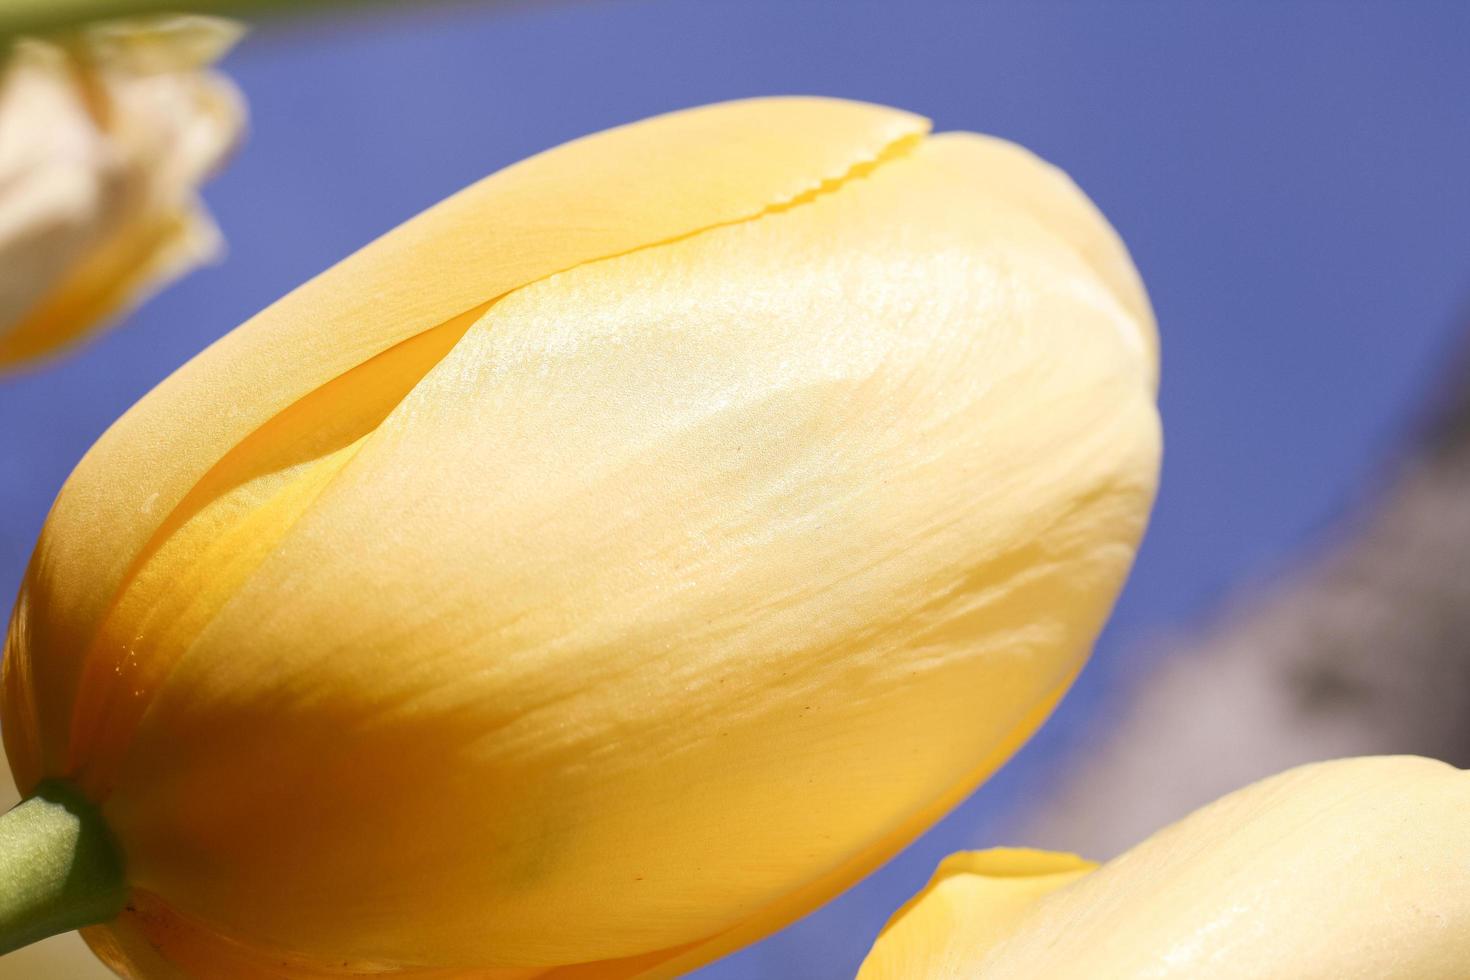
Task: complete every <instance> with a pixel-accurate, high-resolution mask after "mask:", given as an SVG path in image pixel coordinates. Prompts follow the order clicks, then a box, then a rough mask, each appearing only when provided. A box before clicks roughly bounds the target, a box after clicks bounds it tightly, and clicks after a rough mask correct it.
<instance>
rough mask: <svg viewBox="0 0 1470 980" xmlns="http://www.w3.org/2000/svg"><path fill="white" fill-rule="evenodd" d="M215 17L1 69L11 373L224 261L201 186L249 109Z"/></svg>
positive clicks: (101, 39) (160, 25)
mask: <svg viewBox="0 0 1470 980" xmlns="http://www.w3.org/2000/svg"><path fill="white" fill-rule="evenodd" d="M240 33H241V28H240V27H239V26H238V25H236V24H234V23H233V22H231V21H226V20H220V19H218V18H212V17H198V16H168V17H161V18H154V19H150V20H145V21H129V22H115V23H103V24H93V25H89V26H86V27H83V28H80V29H78V30H77V31H75V32H73V33H70V34H67V35H65V36H58V37H56V38H48V39H45V40H40V39H33V38H23V39H20V40H17V41H16V42H14V44H13V45H12V48H11V50H10V52H9V53H8V57H7V58H6V60H5V62H4V65H3V68H0V370H5V369H8V368H12V367H14V366H15V365H17V364H19V363H22V362H25V361H30V360H32V359H35V358H37V357H40V356H43V355H45V354H48V353H50V352H53V351H55V350H57V349H59V348H61V347H64V346H66V345H68V344H70V343H73V342H74V341H76V340H77V339H78V338H80V337H82V336H84V335H85V334H87V333H88V332H90V331H92V330H93V329H94V328H96V327H97V326H98V325H99V324H100V323H101V322H102V321H104V320H106V319H107V318H108V317H110V316H114V315H116V314H118V313H120V312H122V311H123V310H125V309H127V308H128V307H130V306H132V305H134V304H136V303H138V302H140V301H141V300H143V299H144V298H146V297H147V296H148V295H149V294H150V293H151V292H153V291H154V290H157V289H159V288H161V287H162V286H163V285H165V284H167V283H168V282H170V281H171V280H173V279H175V278H177V277H178V276H180V275H182V274H183V273H185V272H187V271H188V270H189V269H191V268H193V267H195V266H197V265H198V264H199V263H201V262H203V261H205V260H207V259H209V258H211V257H213V256H214V255H216V254H218V252H219V250H220V244H221V240H220V236H219V233H218V231H217V230H216V229H215V227H214V224H213V223H212V222H211V221H210V219H209V216H208V215H207V213H206V212H205V211H204V209H203V207H202V206H201V204H200V202H199V199H198V196H197V188H198V186H199V183H200V182H201V181H202V180H203V179H204V178H205V177H206V176H208V175H209V173H210V172H211V171H213V170H214V168H215V167H217V166H218V165H219V163H220V162H221V161H222V160H223V159H224V157H225V156H226V155H227V154H228V153H229V151H230V150H231V149H232V148H233V147H234V145H235V144H236V142H237V140H238V139H239V136H240V134H241V132H242V130H243V127H244V121H245V107H244V103H243V100H242V99H241V97H240V95H239V93H238V92H237V90H236V89H235V87H234V86H233V85H232V84H231V83H230V82H229V80H227V79H226V78H224V77H223V76H222V75H220V74H219V73H217V72H215V71H212V70H210V67H209V66H210V65H212V64H213V63H214V62H215V61H217V60H218V59H219V58H220V57H221V56H222V55H223V54H224V53H225V52H226V51H227V50H228V49H229V48H230V46H231V45H232V44H233V43H234V42H235V40H236V39H237V38H238V37H239V35H240Z"/></svg>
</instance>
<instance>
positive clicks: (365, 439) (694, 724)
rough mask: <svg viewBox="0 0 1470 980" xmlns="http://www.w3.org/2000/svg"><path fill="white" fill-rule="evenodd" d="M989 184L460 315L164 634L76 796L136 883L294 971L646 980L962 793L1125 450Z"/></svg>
mask: <svg viewBox="0 0 1470 980" xmlns="http://www.w3.org/2000/svg"><path fill="white" fill-rule="evenodd" d="M981 163H982V160H981V158H980V156H979V155H977V150H976V148H975V147H974V146H973V145H972V144H970V143H967V142H965V141H957V140H944V139H936V140H934V141H932V142H930V143H923V144H920V145H918V146H916V147H914V148H913V149H911V150H910V151H909V152H907V153H905V154H903V155H901V156H896V157H891V158H888V159H885V160H884V161H883V162H882V163H881V164H880V165H878V166H875V167H872V168H869V169H866V170H864V171H863V172H861V173H859V174H854V175H852V176H850V177H849V179H847V180H845V181H841V182H837V183H834V184H830V185H829V186H827V187H825V188H824V189H823V190H822V192H821V193H818V194H814V195H809V196H807V197H806V198H803V199H801V200H799V201H797V202H794V203H792V204H791V205H790V206H782V207H772V208H768V209H767V210H766V212H765V213H764V214H763V215H762V216H760V217H758V218H756V219H753V220H749V221H744V222H740V223H734V224H729V225H725V226H721V227H716V228H711V229H707V230H705V231H703V232H701V233H700V234H698V235H690V236H685V237H684V238H681V239H680V240H678V241H674V242H669V243H666V244H663V245H659V246H657V247H650V248H645V249H641V250H638V251H634V252H631V253H628V254H625V255H621V256H618V257H614V258H609V259H607V260H604V261H600V262H593V263H586V264H583V265H581V266H578V267H577V268H575V269H573V270H570V271H568V272H565V273H563V274H560V275H556V276H552V277H549V278H546V279H543V280H541V281H538V282H536V283H534V284H532V285H529V286H527V287H525V288H522V289H518V290H516V291H514V292H512V293H510V294H508V295H506V296H504V297H503V298H502V299H500V300H499V301H498V302H496V303H494V304H492V305H491V306H489V307H488V309H487V310H486V311H485V313H484V315H483V316H482V317H481V318H480V319H479V320H477V321H476V322H475V323H474V324H473V325H472V326H469V327H468V329H467V330H466V331H464V332H463V334H462V336H456V337H455V338H453V340H452V344H451V346H450V348H449V349H448V350H447V352H445V353H444V356H443V357H442V359H441V360H438V361H437V363H435V364H434V365H433V366H432V367H431V368H430V369H429V370H428V371H427V373H425V374H424V376H423V377H422V378H421V379H419V380H417V382H416V383H415V384H413V386H412V388H411V390H409V391H408V392H407V393H406V394H405V395H404V397H403V399H402V401H400V402H399V403H397V404H396V405H395V406H393V407H392V408H391V410H390V411H388V413H387V414H386V416H385V417H382V418H381V420H380V421H377V422H376V423H375V424H373V425H372V426H371V428H370V430H369V431H367V432H365V433H363V435H362V436H361V437H360V438H361V441H360V442H356V441H355V442H353V443H351V444H350V450H349V449H346V448H344V449H343V450H342V451H343V452H344V453H348V456H347V457H345V458H340V459H341V465H340V466H337V467H336V468H335V469H333V470H332V471H331V472H330V473H329V474H323V473H322V471H319V470H317V469H310V468H309V469H306V470H302V471H300V472H299V473H297V474H294V475H292V476H291V477H290V481H291V485H292V486H293V487H296V486H309V487H310V489H309V492H303V494H302V495H301V496H292V498H291V499H293V500H300V501H303V502H304V503H303V506H301V507H299V508H296V507H294V505H293V506H292V507H287V508H286V510H285V511H283V514H287V515H288V516H283V517H282V519H281V523H280V525H279V526H277V527H276V528H275V529H274V530H272V531H271V532H270V535H271V536H272V543H271V545H270V548H269V549H268V550H269V553H268V554H266V555H264V557H262V558H260V559H259V562H258V564H256V565H254V567H252V568H251V569H250V570H248V572H246V573H245V575H244V576H243V578H242V579H241V580H240V581H239V582H238V583H237V582H235V581H234V579H233V578H231V579H230V585H229V587H228V588H227V589H225V590H224V591H225V592H228V593H229V595H228V598H223V599H222V600H221V601H219V602H218V603H214V601H213V600H206V602H209V603H213V604H212V605H211V608H209V609H208V610H207V615H204V616H202V617H199V618H197V619H195V618H193V616H194V614H193V613H186V614H184V615H183V618H182V619H174V618H173V617H174V616H175V614H174V613H157V615H166V616H167V617H169V619H170V621H173V622H181V623H183V622H186V621H187V622H188V623H190V624H193V625H187V626H186V627H184V628H181V629H178V630H160V631H157V636H158V639H157V643H158V644H159V645H158V646H157V647H156V648H154V649H153V650H152V651H151V652H150V654H149V657H148V660H149V661H150V662H155V663H165V664H167V667H166V668H165V669H164V670H163V672H162V675H161V676H162V679H161V681H160V682H159V683H158V685H157V690H156V691H152V692H151V693H152V699H151V703H149V704H148V705H147V707H146V709H145V710H143V711H141V712H139V713H138V714H137V715H136V717H135V718H134V719H133V720H132V722H130V723H129V724H130V725H135V726H136V728H135V729H134V728H131V727H129V725H121V726H120V727H117V728H115V729H112V728H108V729H105V730H103V731H102V732H101V733H99V734H98V735H97V736H96V738H97V742H96V747H98V748H99V749H100V754H99V755H97V756H96V757H95V759H96V760H98V761H97V765H98V766H99V768H98V769H97V770H95V771H94V772H93V776H94V777H95V778H97V779H98V780H99V781H100V784H104V785H107V786H110V787H115V788H114V791H113V795H112V796H111V797H110V798H109V800H108V802H107V810H106V812H107V815H108V819H109V821H110V822H111V824H112V825H113V826H114V827H115V828H116V829H117V832H118V833H119V835H120V837H122V838H123V839H125V840H127V841H128V842H129V856H130V868H131V869H132V871H133V873H134V874H135V878H134V880H135V881H136V882H137V884H139V885H140V886H141V887H142V888H144V889H147V890H149V891H152V892H155V893H157V894H159V895H166V896H168V899H169V901H170V903H172V904H173V905H174V907H175V908H176V909H178V910H179V911H180V912H181V913H183V914H185V915H187V916H189V917H192V918H196V919H198V920H200V921H204V922H209V923H226V922H227V923H230V924H231V926H232V928H234V929H236V930H237V932H238V934H239V935H241V936H242V938H245V939H248V941H249V942H251V943H252V944H259V945H261V946H264V947H267V948H282V949H289V950H292V951H293V952H296V953H300V954H301V955H304V956H312V955H316V956H319V957H322V958H325V957H327V956H329V955H332V954H331V952H330V951H333V950H341V949H344V948H351V949H354V950H356V951H357V953H358V954H359V955H360V956H361V957H362V958H363V959H366V960H371V961H374V962H381V963H385V964H405V965H408V964H412V965H417V966H423V967H430V966H444V967H446V968H447V967H453V966H457V965H462V964H480V965H484V966H487V967H497V968H513V967H547V968H551V967H557V966H568V967H573V968H574V969H573V970H572V971H571V972H570V973H569V974H568V975H571V976H575V975H578V974H577V971H578V970H584V971H585V972H586V974H587V975H588V976H618V975H630V974H628V973H626V972H623V973H619V972H617V971H624V970H627V969H635V968H636V969H639V970H644V967H643V965H641V964H645V963H646V964H647V970H652V971H654V972H655V974H656V973H657V972H658V971H660V970H671V969H673V967H672V966H671V965H670V964H671V963H673V962H675V961H678V962H680V963H688V962H689V960H688V959H687V957H693V958H694V959H697V958H699V957H702V956H706V955H713V952H712V951H713V950H716V949H717V948H720V947H721V944H722V943H724V942H726V941H728V939H727V937H732V936H745V937H746V938H752V937H751V936H750V935H749V932H748V930H749V929H750V928H751V923H758V924H759V927H760V928H762V929H768V928H770V927H773V925H774V924H778V923H779V922H780V921H787V920H789V919H790V918H793V917H795V915H797V914H800V912H803V911H806V910H807V909H809V908H810V907H811V905H812V904H815V903H816V902H818V901H820V900H821V899H823V898H825V897H827V896H828V895H830V894H832V893H833V892H835V891H836V890H840V888H841V887H843V886H845V885H846V884H850V883H851V882H852V880H854V879H855V878H856V877H857V876H858V875H859V874H860V873H861V872H863V871H865V870H867V869H869V868H871V867H872V866H873V865H874V864H876V863H878V862H880V861H881V860H883V859H884V858H886V857H887V856H889V855H890V854H891V853H892V852H893V850H895V849H896V848H897V847H899V846H901V845H902V844H903V843H905V842H906V841H907V840H908V839H910V838H911V837H912V836H913V835H914V834H916V833H917V832H918V831H919V830H921V829H922V827H923V826H924V825H926V824H927V823H928V822H929V821H931V820H932V819H934V817H935V816H936V815H937V814H938V813H939V812H942V809H943V808H945V807H947V806H949V805H952V804H953V803H954V802H956V801H957V800H958V799H959V798H960V797H962V796H963V794H964V793H966V792H968V790H969V789H971V788H973V786H974V784H975V782H976V781H977V780H978V779H979V778H981V777H982V776H983V775H985V774H986V773H988V772H989V771H990V769H992V768H993V767H994V766H995V765H996V764H998V762H999V761H1001V760H1002V759H1003V758H1004V755H1005V754H1008V753H1009V751H1011V750H1012V749H1013V748H1014V747H1015V746H1016V745H1017V744H1019V742H1020V741H1022V740H1023V739H1024V738H1025V736H1026V735H1027V734H1029V733H1030V731H1031V730H1032V729H1033V728H1034V727H1035V726H1036V725H1037V724H1039V723H1040V721H1041V720H1042V719H1043V718H1044V716H1045V713H1046V711H1047V710H1049V709H1050V707H1051V705H1052V704H1054V703H1055V700H1056V698H1057V697H1059V696H1060V693H1061V692H1062V691H1063V690H1064V689H1065V688H1066V686H1067V684H1068V683H1069V682H1070V680H1071V678H1072V677H1073V676H1074V675H1075V673H1076V671H1077V670H1078V668H1079V667H1080V665H1081V663H1082V661H1083V659H1084V658H1085V655H1086V652H1087V650H1088V648H1089V647H1090V645H1091V642H1092V639H1093V637H1094V636H1095V633H1096V631H1097V629H1098V628H1099V626H1100V624H1101V622H1102V620H1103V618H1104V616H1105V614H1106V612H1107V610H1108V607H1109V606H1110V604H1111V601H1112V597H1113V595H1114V593H1115V591H1116V587H1117V583H1118V582H1119V581H1121V578H1122V576H1123V575H1124V573H1125V572H1126V569H1127V566H1128V564H1129V562H1130V561H1131V558H1132V554H1133V549H1134V547H1135V545H1136V541H1137V538H1138V536H1139V534H1140V533H1141V530H1142V521H1143V517H1144V515H1145V514H1146V512H1147V503H1148V500H1149V499H1150V498H1151V495H1152V490H1153V480H1154V474H1155V466H1156V460H1157V451H1158V445H1157V440H1158V430H1157V420H1156V417H1155V414H1154V409H1153V406H1152V402H1151V395H1152V391H1151V377H1152V371H1153V363H1152V350H1151V349H1150V348H1149V347H1148V345H1147V344H1146V343H1145V339H1144V338H1145V336H1146V332H1145V328H1144V327H1143V326H1142V325H1140V324H1139V323H1138V322H1137V319H1136V316H1135V314H1134V313H1133V312H1131V311H1130V310H1129V309H1128V308H1127V306H1125V305H1124V303H1123V301H1122V300H1121V299H1120V297H1119V295H1118V294H1117V293H1116V292H1115V290H1114V288H1113V287H1112V286H1111V285H1110V284H1109V283H1107V282H1105V281H1103V280H1101V279H1100V278H1099V276H1098V275H1097V273H1096V272H1095V270H1094V269H1093V268H1092V267H1091V266H1090V265H1089V263H1088V261H1087V260H1086V259H1085V258H1084V257H1083V256H1082V254H1081V253H1080V252H1079V250H1078V249H1077V248H1076V246H1075V243H1073V242H1071V241H1069V240H1067V239H1066V238H1065V237H1063V236H1062V235H1061V234H1059V232H1058V230H1057V228H1056V225H1055V223H1053V222H1050V221H1047V220H1043V219H1041V218H1039V217H1038V216H1036V215H1034V214H1033V213H1032V212H1031V210H1030V209H1029V208H1027V207H1025V206H1021V205H1017V204H1016V203H1014V202H1012V201H1010V200H1009V198H1008V195H1007V193H1006V188H1005V187H1004V186H999V185H990V184H988V183H987V182H986V181H985V180H983V168H982V167H981ZM327 401H328V406H325V407H330V404H331V399H327ZM353 404H355V403H353ZM374 411H375V412H376V409H375V410H374ZM356 413H357V410H356V409H352V410H351V411H349V412H348V413H347V414H349V415H353V414H356ZM369 414H372V413H369ZM363 417H364V418H366V417H367V416H363ZM344 438H345V436H344ZM466 447H475V448H474V450H473V451H470V452H467V451H466ZM262 452H264V453H265V454H266V455H270V454H271V453H272V452H274V447H262ZM333 459H334V460H335V459H339V457H333ZM326 460H327V457H325V456H323V457H313V462H312V463H311V467H319V466H322V465H335V463H331V464H328V463H326V462H325V461H326ZM319 475H325V476H326V477H327V478H326V479H325V480H323V481H322V484H321V485H320V486H317V485H316V484H315V483H313V482H311V481H315V480H316V478H317V476H319ZM300 481H306V482H304V483H303V482H300ZM227 482H228V481H227ZM289 492H290V493H291V494H295V493H296V491H295V490H290V491H289ZM219 499H224V498H223V497H222V498H219ZM254 507H255V504H252V505H251V509H253V508H254ZM208 509H209V508H208V507H206V508H204V509H203V510H201V511H200V512H199V513H201V514H204V513H206V511H208ZM178 534H183V535H184V537H180V538H179V540H180V541H184V540H185V539H186V538H187V537H188V536H189V534H190V532H189V531H188V529H187V522H186V524H185V525H181V526H180V528H179V530H177V531H176V532H175V535H178ZM209 537H210V536H209V535H205V536H203V537H201V538H199V539H198V543H197V544H191V545H188V546H187V547H183V546H181V547H180V548H179V549H177V550H171V549H170V543H171V541H172V540H173V536H170V540H169V541H166V542H164V544H163V546H161V547H160V548H158V549H156V550H155V551H154V552H153V557H152V559H151V561H152V562H155V563H161V564H160V565H159V567H158V568H157V569H152V570H150V569H149V568H147V567H145V568H144V569H142V570H141V571H140V575H139V581H143V580H144V579H148V578H150V577H151V576H155V575H156V579H157V581H161V582H166V581H176V580H178V579H179V578H181V577H182V578H183V579H184V580H188V576H189V575H190V574H191V572H190V568H191V567H193V566H195V565H198V566H200V567H203V568H214V567H215V566H216V559H214V558H211V557H209V555H208V554H207V550H206V548H205V547H204V544H203V542H205V541H206V540H207V539H208V538H209ZM343 540H352V541H353V547H352V548H351V549H343V548H342V547H341V544H340V543H341V542H342V541H343ZM233 574H234V573H233V572H229V573H227V576H233ZM388 583H394V584H393V586H392V587H391V588H390V587H388ZM144 605H146V606H147V607H148V608H147V609H144V610H141V611H139V612H137V613H132V612H129V613H126V614H125V615H124V618H126V617H128V616H132V615H154V614H155V613H154V612H153V610H156V609H158V608H160V607H159V606H158V605H156V604H154V603H152V601H151V600H150V603H145V604H144ZM123 608H124V607H123V605H119V607H118V609H119V610H122V609H123ZM196 630H197V634H196V632H195V631H196ZM134 632H136V631H134ZM143 632H148V633H150V635H153V634H154V633H155V631H154V630H152V629H149V630H146V631H143ZM128 634H129V631H128V630H126V629H120V630H119V633H118V635H119V636H125V635H128ZM410 649H411V650H412V656H409V655H408V654H407V653H406V651H409V650H410ZM124 689H126V686H125V687H124ZM895 733H901V734H900V735H898V736H897V737H895ZM108 746H112V747H113V748H112V749H108ZM86 761H88V764H91V761H90V759H89V760H86ZM114 763H115V764H116V767H117V768H116V770H115V771H112V766H113V765H114ZM977 767H978V768H977ZM855 772H862V773H864V778H862V779H853V778H848V776H847V775H845V774H850V773H855ZM833 774H844V775H841V776H840V778H834V775H833ZM222 781H228V783H229V786H228V788H227V787H226V786H225V785H224V784H223V782H222ZM794 799H806V800H807V802H806V803H804V804H803V805H801V806H793V805H792V802H791V801H792V800H794ZM385 840H386V841H394V842H395V843H396V846H395V847H394V848H392V849H388V850H387V852H385V849H384V848H383V847H382V846H381V842H382V841H385ZM470 840H473V841H475V842H476V847H475V849H474V852H473V853H465V852H464V850H463V844H464V842H466V841H470ZM367 853H372V854H373V859H372V860H371V861H364V860H363V858H362V856H363V855H364V854H367ZM201 868H208V869H211V871H210V873H209V874H206V875H201V874H200V873H199V869H201ZM426 869H432V872H429V871H426ZM283 889H284V890H285V891H287V892H289V893H290V894H291V896H292V901H291V902H290V903H288V904H287V903H281V902H277V901H273V900H272V898H271V896H274V895H277V894H279V893H280V892H281V891H282V890H283ZM793 896H798V897H799V898H797V899H793ZM568 921H572V922H575V923H576V928H575V929H568V928H567V927H566V923H567V922H568ZM649 950H655V951H657V950H662V951H664V952H661V953H658V952H656V953H652V954H650V953H648V952H647V951H649ZM681 957H686V959H680V958H681ZM630 958H631V959H630ZM661 959H662V962H661ZM619 960H628V962H627V963H623V964H621V965H619V964H616V963H615V962H613V961H619ZM576 964H587V965H586V966H585V968H584V967H576V966H575V965H576ZM598 964H601V965H598ZM647 970H645V971H644V972H647ZM552 975H553V976H554V975H556V974H555V973H553V974H552Z"/></svg>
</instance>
